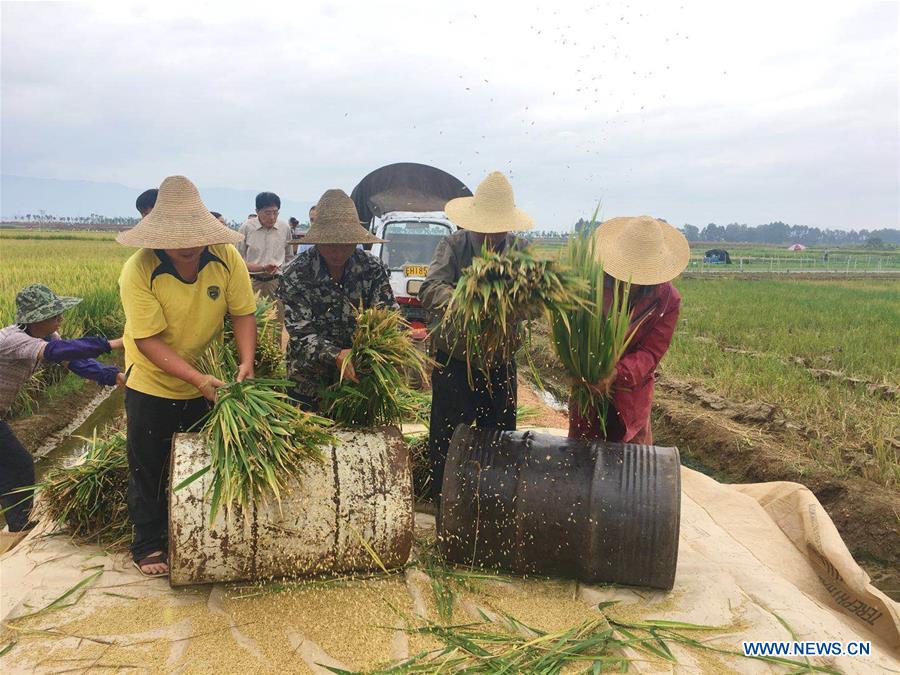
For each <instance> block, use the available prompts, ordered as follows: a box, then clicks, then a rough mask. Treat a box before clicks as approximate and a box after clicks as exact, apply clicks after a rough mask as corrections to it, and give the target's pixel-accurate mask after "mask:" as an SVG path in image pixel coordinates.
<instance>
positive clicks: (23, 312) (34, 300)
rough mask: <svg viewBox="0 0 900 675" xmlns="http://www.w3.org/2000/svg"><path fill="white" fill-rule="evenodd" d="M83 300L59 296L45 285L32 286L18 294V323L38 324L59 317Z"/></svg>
mask: <svg viewBox="0 0 900 675" xmlns="http://www.w3.org/2000/svg"><path fill="white" fill-rule="evenodd" d="M79 302H81V298H75V297H72V296H68V295H57V294H56V293H54V292H53V291H51V290H50V289H49V288H47V287H46V286H44V284H31V285H30V286H26V287H25V288H23V289H22V290H21V291H19V292H18V293H17V294H16V323H38V322H39V321H44V320H45V319H52V318H53V317H54V316H59V315H60V314H62V313H63V312H65V311H66V310H67V309H70V308H72V307H74V306H75V305H77V304H78V303H79Z"/></svg>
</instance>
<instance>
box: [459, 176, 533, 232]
mask: <svg viewBox="0 0 900 675" xmlns="http://www.w3.org/2000/svg"><path fill="white" fill-rule="evenodd" d="M444 213H446V214H447V217H448V218H449V219H450V220H452V221H453V222H454V223H456V224H457V225H458V226H459V227H461V228H463V229H466V230H471V231H472V232H481V233H483V234H494V233H498V232H522V231H524V230H530V229H531V228H532V227H534V223H533V222H532V220H531V216H529V215H528V214H527V213H525V212H524V211H522V210H521V209H517V208H516V202H515V200H514V199H513V189H512V185H510V184H509V181H508V180H507V179H506V176H504V175H503V174H502V173H500V172H499V171H494V172H492V173H489V174H488V176H487V178H485V179H484V180H483V181H481V184H480V185H479V186H478V187H477V188H476V189H475V196H474V197H457V198H456V199H451V200H450V201H449V202H447V205H446V206H445V207H444Z"/></svg>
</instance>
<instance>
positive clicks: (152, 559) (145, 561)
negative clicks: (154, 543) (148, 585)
mask: <svg viewBox="0 0 900 675" xmlns="http://www.w3.org/2000/svg"><path fill="white" fill-rule="evenodd" d="M160 563H165V564H166V565H168V564H169V556H167V555H166V554H165V553H164V552H163V553H155V554H153V555H147V556H144V557H143V558H141V559H140V560H133V561H132V564H133V565H134V566H135V567H136V568H137V571H138V572H140V573H141V575H142V576H145V577H147V578H150V579H155V578H156V577H167V576H169V571H168V570H166V571H165V572H157V573H155V574H151V573H150V572H145V571H144V570H143V569H142V568H144V567H147V566H149V565H159V564H160Z"/></svg>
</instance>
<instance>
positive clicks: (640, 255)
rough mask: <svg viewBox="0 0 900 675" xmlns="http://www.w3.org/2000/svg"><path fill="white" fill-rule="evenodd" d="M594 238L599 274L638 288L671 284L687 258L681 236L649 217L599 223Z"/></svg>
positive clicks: (628, 217) (676, 231)
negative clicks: (639, 286) (601, 268)
mask: <svg viewBox="0 0 900 675" xmlns="http://www.w3.org/2000/svg"><path fill="white" fill-rule="evenodd" d="M594 236H595V237H596V238H597V239H596V244H597V245H596V247H595V249H594V250H595V253H596V256H597V259H598V260H600V261H602V262H603V271H604V272H606V273H607V274H609V275H610V276H611V277H614V278H615V279H619V280H621V281H629V280H630V281H631V282H632V283H634V284H638V285H641V286H653V285H655V284H661V283H664V282H666V281H671V280H672V279H674V278H675V277H677V276H678V275H679V274H681V273H682V272H683V271H684V268H685V267H687V264H688V261H689V260H690V257H691V248H690V246H689V245H688V241H687V239H685V237H684V235H683V234H681V232H679V231H678V230H676V229H675V228H674V227H672V226H671V225H669V224H668V223H665V222H663V221H661V220H657V219H656V218H651V217H650V216H625V217H622V218H612V219H611V220H607V221H604V222H603V223H601V224H600V226H599V227H598V228H597V230H596V231H595V232H594Z"/></svg>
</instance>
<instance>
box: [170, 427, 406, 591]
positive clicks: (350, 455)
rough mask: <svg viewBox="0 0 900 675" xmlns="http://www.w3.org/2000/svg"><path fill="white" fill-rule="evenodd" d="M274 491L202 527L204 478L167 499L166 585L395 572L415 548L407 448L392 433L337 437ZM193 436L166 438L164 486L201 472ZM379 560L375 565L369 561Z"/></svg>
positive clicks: (202, 459) (202, 448) (202, 451)
mask: <svg viewBox="0 0 900 675" xmlns="http://www.w3.org/2000/svg"><path fill="white" fill-rule="evenodd" d="M335 437H336V438H337V443H335V444H334V445H333V446H332V447H325V448H323V455H324V461H323V462H322V463H321V464H317V463H315V462H310V464H309V467H308V472H307V474H306V475H300V476H297V478H296V479H295V480H293V481H292V482H291V483H290V484H289V486H288V488H287V489H286V490H284V492H283V493H282V495H281V503H280V505H279V503H278V502H277V501H276V500H275V499H274V497H273V498H271V499H269V500H268V501H267V503H257V504H256V505H254V507H253V509H252V510H251V511H250V512H249V513H246V514H245V513H243V512H242V511H241V510H240V509H239V508H236V509H235V510H234V511H233V512H232V513H231V514H226V513H225V511H224V509H223V510H221V511H220V512H219V513H218V514H217V515H216V519H215V521H214V522H213V523H212V524H210V522H209V514H210V499H209V494H208V489H207V488H208V486H209V481H210V476H209V474H206V475H204V476H202V477H201V478H199V479H197V480H195V481H194V482H193V483H190V484H189V485H187V486H185V487H183V488H182V489H180V490H171V491H170V494H169V569H170V571H169V581H170V583H171V584H172V585H173V586H181V585H185V584H197V583H213V582H223V581H239V580H257V579H272V578H283V577H298V576H310V575H319V574H325V575H329V574H348V573H353V572H362V571H374V570H378V569H380V568H381V565H384V566H385V567H388V568H390V567H399V566H401V565H403V564H405V563H406V561H407V560H408V559H409V554H410V550H411V548H412V542H413V499H412V479H411V475H410V467H409V451H408V449H407V446H406V443H404V442H403V437H402V436H401V434H400V432H399V430H397V429H396V428H392V427H388V428H383V429H376V430H364V431H349V430H345V431H337V432H336V433H335ZM209 461H210V451H209V449H208V447H207V445H206V440H205V439H204V438H203V437H202V436H200V435H199V434H177V435H176V436H175V437H174V439H173V441H172V462H171V470H170V471H171V475H170V479H171V483H170V484H171V485H173V486H174V485H178V484H179V483H180V482H181V481H183V480H184V479H186V478H187V477H189V476H191V475H192V474H194V473H195V472H196V471H198V470H200V469H202V468H203V467H204V466H207V465H208V464H209ZM376 558H377V560H376Z"/></svg>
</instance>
